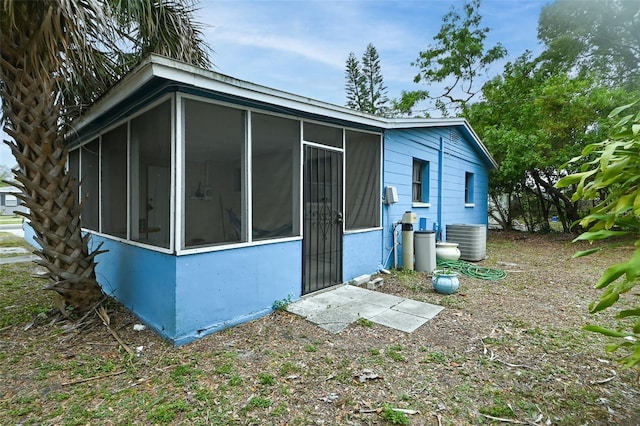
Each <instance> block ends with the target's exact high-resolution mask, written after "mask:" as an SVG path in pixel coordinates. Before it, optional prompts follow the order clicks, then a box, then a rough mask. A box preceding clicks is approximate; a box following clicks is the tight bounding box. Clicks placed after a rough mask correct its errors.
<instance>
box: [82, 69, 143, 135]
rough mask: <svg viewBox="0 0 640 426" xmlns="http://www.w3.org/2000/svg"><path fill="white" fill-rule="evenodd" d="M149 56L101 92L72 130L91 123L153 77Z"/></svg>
mask: <svg viewBox="0 0 640 426" xmlns="http://www.w3.org/2000/svg"><path fill="white" fill-rule="evenodd" d="M150 62H151V57H146V58H145V59H144V60H143V61H142V62H141V63H140V64H139V65H138V66H137V67H135V68H134V69H133V70H131V71H130V72H128V73H127V74H126V75H125V76H124V77H123V78H122V79H121V80H120V81H118V82H117V83H116V84H115V85H114V86H113V87H111V88H110V89H109V90H107V91H106V92H105V93H103V94H102V95H101V96H100V97H99V98H98V99H97V100H96V101H95V102H94V103H93V104H92V105H91V107H89V109H88V111H87V113H86V114H83V115H82V116H81V117H80V118H79V119H78V120H77V121H75V122H74V123H73V125H72V126H73V130H74V131H78V130H80V129H82V127H84V126H85V125H86V124H88V123H91V122H92V121H93V120H94V119H95V118H96V117H97V116H99V115H100V114H101V113H103V112H104V111H108V110H109V109H110V108H113V107H115V106H116V105H118V104H119V103H120V102H122V101H123V100H124V99H125V98H126V97H127V96H129V95H130V94H131V91H132V90H135V89H136V88H138V87H141V86H142V85H143V84H145V83H146V82H148V81H149V80H151V79H152V78H153V69H152V68H151V67H149V63H150Z"/></svg>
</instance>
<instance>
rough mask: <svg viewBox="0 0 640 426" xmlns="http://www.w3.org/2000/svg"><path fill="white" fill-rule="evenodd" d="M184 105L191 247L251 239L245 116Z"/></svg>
mask: <svg viewBox="0 0 640 426" xmlns="http://www.w3.org/2000/svg"><path fill="white" fill-rule="evenodd" d="M183 105H184V120H185V121H184V132H185V133H184V137H185V142H184V143H185V148H184V149H185V159H184V244H185V247H197V246H202V245H211V244H222V243H233V242H241V241H246V240H247V236H246V234H247V233H246V226H247V225H246V222H247V221H246V217H245V215H244V214H243V212H244V211H245V210H246V200H245V199H246V194H245V189H244V188H245V187H246V184H245V182H244V180H245V176H246V174H245V166H244V163H245V160H244V158H245V128H246V125H245V112H244V111H242V110H239V109H234V108H228V107H224V106H220V105H213V104H210V103H206V102H201V101H197V100H191V99H185V100H184V102H183Z"/></svg>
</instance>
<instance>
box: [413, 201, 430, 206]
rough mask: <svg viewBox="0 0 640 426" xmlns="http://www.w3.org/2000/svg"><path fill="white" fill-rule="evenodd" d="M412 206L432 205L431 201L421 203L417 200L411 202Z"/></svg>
mask: <svg viewBox="0 0 640 426" xmlns="http://www.w3.org/2000/svg"><path fill="white" fill-rule="evenodd" d="M411 207H431V203H420V202H417V201H413V202H412V203H411Z"/></svg>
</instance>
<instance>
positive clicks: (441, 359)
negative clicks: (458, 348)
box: [423, 352, 449, 364]
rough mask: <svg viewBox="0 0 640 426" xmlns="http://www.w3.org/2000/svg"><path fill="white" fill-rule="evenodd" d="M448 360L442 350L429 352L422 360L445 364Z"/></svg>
mask: <svg viewBox="0 0 640 426" xmlns="http://www.w3.org/2000/svg"><path fill="white" fill-rule="evenodd" d="M448 361H449V357H447V355H446V354H445V353H443V352H429V353H428V354H427V356H426V357H425V358H424V361H423V362H430V363H435V364H445V363H446V362H448Z"/></svg>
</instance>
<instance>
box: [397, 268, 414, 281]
mask: <svg viewBox="0 0 640 426" xmlns="http://www.w3.org/2000/svg"><path fill="white" fill-rule="evenodd" d="M393 273H394V274H395V276H396V277H398V281H400V282H402V283H408V282H414V281H416V280H417V279H418V277H419V275H418V274H420V272H416V271H412V270H409V269H396V270H394V271H393Z"/></svg>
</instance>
